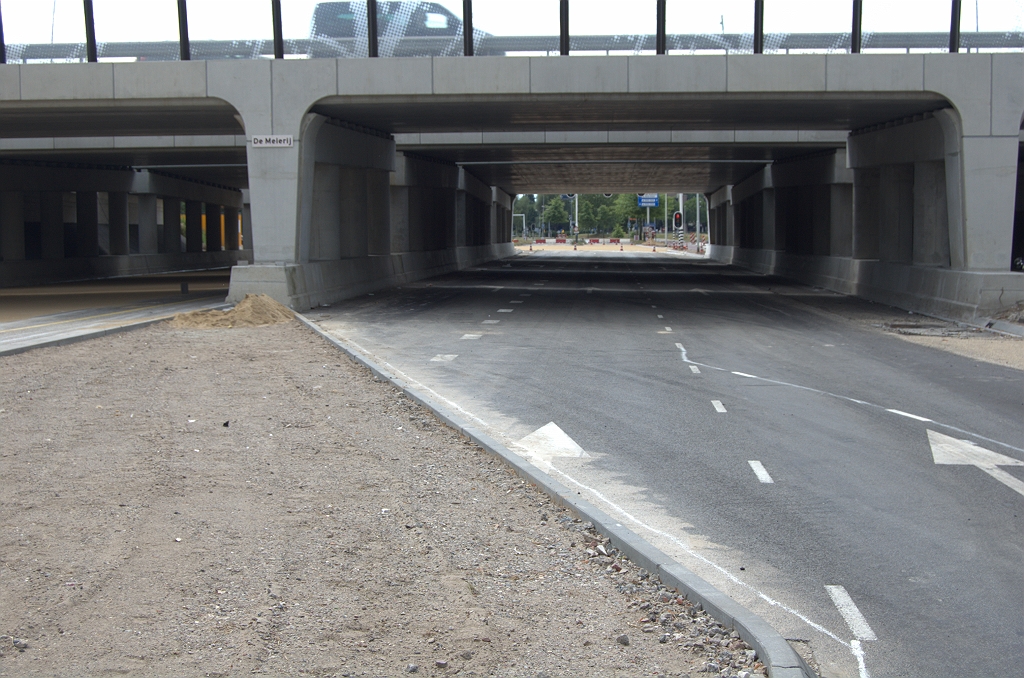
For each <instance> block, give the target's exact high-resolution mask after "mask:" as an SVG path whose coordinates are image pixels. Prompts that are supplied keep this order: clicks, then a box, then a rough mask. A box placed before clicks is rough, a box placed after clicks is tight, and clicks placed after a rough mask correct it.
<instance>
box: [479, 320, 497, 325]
mask: <svg viewBox="0 0 1024 678" xmlns="http://www.w3.org/2000/svg"><path fill="white" fill-rule="evenodd" d="M500 322H501V321H500V320H485V321H483V322H482V323H480V324H481V325H497V324H498V323H500Z"/></svg>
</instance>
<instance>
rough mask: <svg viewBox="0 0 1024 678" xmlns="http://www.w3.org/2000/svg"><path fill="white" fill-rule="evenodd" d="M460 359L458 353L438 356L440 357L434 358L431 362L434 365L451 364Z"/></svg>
mask: <svg viewBox="0 0 1024 678" xmlns="http://www.w3.org/2000/svg"><path fill="white" fill-rule="evenodd" d="M458 357H459V354H458V353H447V354H444V355H442V354H438V355H435V356H434V357H433V358H431V359H430V362H432V363H450V362H451V361H453V360H455V359H456V358H458Z"/></svg>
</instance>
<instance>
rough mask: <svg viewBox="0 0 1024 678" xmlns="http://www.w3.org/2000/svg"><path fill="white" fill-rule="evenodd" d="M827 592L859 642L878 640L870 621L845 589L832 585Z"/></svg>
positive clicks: (827, 587) (827, 588) (826, 588)
mask: <svg viewBox="0 0 1024 678" xmlns="http://www.w3.org/2000/svg"><path fill="white" fill-rule="evenodd" d="M825 590H826V591H828V595H829V597H830V598H831V599H832V602H833V603H835V606H836V609H837V610H839V614H841V615H843V619H845V620H846V625H847V626H849V627H850V631H852V632H853V635H854V637H855V638H857V640H878V636H876V635H875V632H874V631H872V630H871V626H870V625H869V624H868V620H867V619H865V618H864V615H863V614H861V613H860V610H859V609H857V605H856V603H854V602H853V598H851V597H850V594H849V593H847V592H846V589H845V588H843V587H842V586H839V585H836V584H832V585H828V586H826V587H825Z"/></svg>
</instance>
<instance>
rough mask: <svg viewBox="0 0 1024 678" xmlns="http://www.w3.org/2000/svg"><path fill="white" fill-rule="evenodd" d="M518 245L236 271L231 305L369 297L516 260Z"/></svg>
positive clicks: (298, 304) (309, 304)
mask: <svg viewBox="0 0 1024 678" xmlns="http://www.w3.org/2000/svg"><path fill="white" fill-rule="evenodd" d="M514 253H515V247H514V245H512V243H501V244H494V245H482V246H478V247H457V248H450V249H444V250H434V251H431V252H403V253H400V254H388V255H379V256H368V257H359V258H354V259H340V260H336V261H313V262H308V263H305V264H301V265H284V266H280V265H275V264H256V265H252V266H235V267H234V268H232V269H231V286H230V291H229V293H228V298H227V300H228V301H229V302H238V301H241V300H242V299H244V298H245V295H246V294H249V293H252V294H266V295H269V296H270V297H272V298H273V299H275V300H277V301H279V302H281V303H282V304H285V305H286V306H290V307H291V308H295V309H307V308H313V307H316V306H319V305H321V304H327V303H332V302H335V301H340V300H342V299H350V298H352V297H357V296H359V295H361V294H366V293H367V292H373V291H375V290H380V289H386V288H389V287H394V286H396V285H402V284H405V283H409V282H413V281H416V280H422V279H423V278H429V277H432V276H435V275H442V274H444V273H451V272H453V271H457V270H459V269H462V268H466V267H467V266H474V265H476V264H481V263H484V262H486V261H492V260H494V259H501V258H504V257H508V256H512V255H513V254H514Z"/></svg>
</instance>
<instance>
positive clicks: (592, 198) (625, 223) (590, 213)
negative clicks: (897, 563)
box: [512, 193, 708, 237]
mask: <svg viewBox="0 0 1024 678" xmlns="http://www.w3.org/2000/svg"><path fill="white" fill-rule="evenodd" d="M684 197H685V198H686V200H685V201H684V202H683V209H682V210H680V209H679V198H678V196H677V195H676V194H672V193H669V194H665V193H662V194H660V204H659V205H658V207H652V208H651V223H652V224H654V225H655V226H656V228H658V230H661V229H663V228H664V227H665V204H666V200H667V202H668V218H669V229H670V230H671V228H672V215H673V214H674V213H675V212H677V211H682V212H683V219H684V223H685V224H686V225H687V229H688V230H691V231H692V230H693V227H694V224H695V223H696V219H697V202H696V196H694V195H693V194H688V195H684ZM579 200H580V206H579V220H580V223H579V226H580V234H600V235H611V236H612V237H621V236H626V235H628V234H629V231H630V230H631V229H632V230H635V229H636V228H638V227H639V228H642V227H643V226H644V223H645V222H646V221H647V208H646V207H639V206H637V195H636V193H614V194H611V195H602V194H580V196H579ZM574 202H575V201H574V199H573V198H568V197H564V196H563V195H558V194H554V195H549V194H525V195H519V196H517V197H516V200H515V203H514V204H513V209H512V212H513V214H515V215H520V214H521V215H524V216H525V222H526V228H527V231H528V232H529V233H541V234H552V235H553V234H555V233H557V232H558V231H560V230H561V231H565V232H567V233H568V232H570V227H571V224H572V223H573V222H574V221H575V219H574V216H575V214H574V212H575V204H574ZM700 206H701V215H700V222H701V226H702V228H701V230H702V231H703V230H706V228H707V223H708V203H707V199H706V198H704V197H703V196H702V197H701V201H700ZM522 229H523V218H522V217H519V216H516V217H514V219H513V231H514V233H515V235H517V236H518V235H522Z"/></svg>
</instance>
